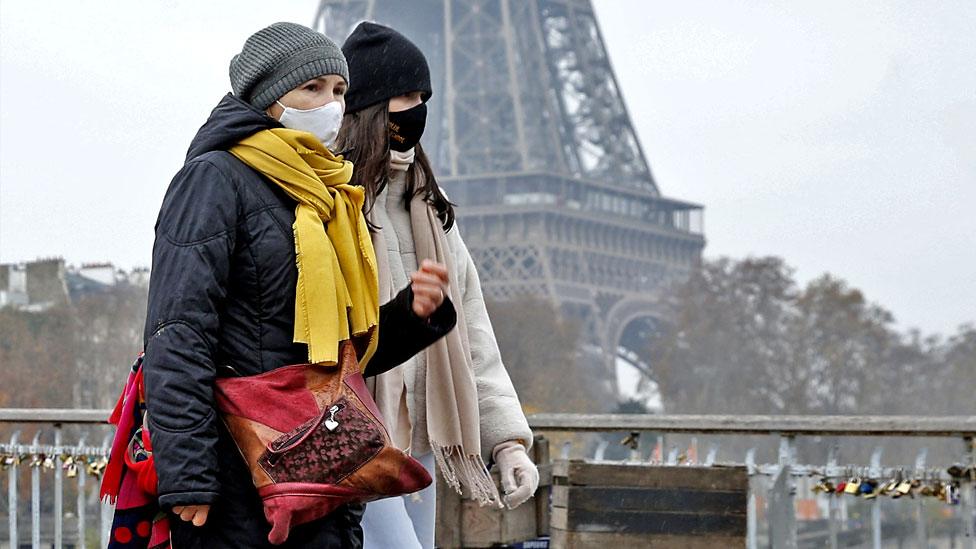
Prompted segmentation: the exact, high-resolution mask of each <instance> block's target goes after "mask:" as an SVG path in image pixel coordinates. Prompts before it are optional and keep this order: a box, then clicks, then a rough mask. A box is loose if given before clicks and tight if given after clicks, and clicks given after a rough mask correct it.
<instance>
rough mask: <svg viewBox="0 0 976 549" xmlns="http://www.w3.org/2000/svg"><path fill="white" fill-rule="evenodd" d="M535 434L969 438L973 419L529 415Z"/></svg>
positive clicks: (975, 432)
mask: <svg viewBox="0 0 976 549" xmlns="http://www.w3.org/2000/svg"><path fill="white" fill-rule="evenodd" d="M528 420H529V425H530V426H531V427H532V429H534V430H536V431H575V432H609V431H638V432H639V431H652V432H659V433H711V434H774V433H775V434H788V435H816V436H830V435H848V436H920V437H933V436H940V437H941V436H952V437H955V436H972V435H976V416H933V417H920V416H739V415H736V416H723V415H654V414H532V415H530V416H528Z"/></svg>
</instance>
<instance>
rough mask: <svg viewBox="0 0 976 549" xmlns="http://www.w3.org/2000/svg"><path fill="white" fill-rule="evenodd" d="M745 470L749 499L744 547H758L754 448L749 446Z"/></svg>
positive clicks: (755, 548) (749, 548) (751, 548)
mask: <svg viewBox="0 0 976 549" xmlns="http://www.w3.org/2000/svg"><path fill="white" fill-rule="evenodd" d="M745 463H746V471H747V473H748V475H749V496H748V497H749V499H748V500H747V501H748V503H747V504H746V505H747V507H746V547H747V548H748V549H759V543H758V540H757V539H756V537H757V530H758V529H759V517H758V515H757V513H758V512H759V508H758V507H759V502H758V501H757V499H756V498H757V497H758V496H757V495H756V487H755V485H756V484H757V481H756V473H758V471H757V469H756V449H755V448H750V449H749V451H747V452H746V459H745Z"/></svg>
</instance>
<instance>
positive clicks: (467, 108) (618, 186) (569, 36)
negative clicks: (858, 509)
mask: <svg viewBox="0 0 976 549" xmlns="http://www.w3.org/2000/svg"><path fill="white" fill-rule="evenodd" d="M364 19H368V20H375V21H378V22H380V23H385V24H388V25H390V26H393V27H395V28H396V29H398V30H399V31H401V32H403V33H404V34H405V35H407V36H408V37H409V38H410V39H411V40H413V41H414V42H415V43H416V44H417V45H418V46H419V47H420V48H421V49H422V50H423V51H424V53H425V54H426V55H427V58H428V60H429V61H430V65H431V80H432V84H433V88H434V95H433V97H432V99H431V101H430V103H429V106H428V113H429V119H428V124H427V128H428V131H427V133H426V134H425V136H424V140H423V143H424V147H425V149H426V150H427V151H428V153H429V154H430V155H431V158H432V160H433V162H434V163H435V169H436V172H437V175H438V181H439V182H440V183H441V185H442V186H443V187H444V189H445V190H446V192H447V194H448V196H449V197H450V198H451V200H452V201H453V202H455V203H456V204H458V206H459V208H458V219H459V224H460V227H461V230H462V231H463V234H464V237H465V241H466V242H467V244H468V247H469V248H470V250H471V253H472V255H473V256H474V258H475V261H476V263H477V264H478V268H479V272H480V274H481V277H482V283H483V285H484V289H485V293H486V295H487V296H488V297H489V298H494V299H511V298H517V297H518V296H520V295H526V294H529V295H534V296H539V297H543V298H545V299H548V300H551V301H552V302H553V303H555V304H556V305H557V306H559V307H560V309H561V310H562V311H563V313H564V314H569V315H574V316H577V317H580V318H581V319H582V320H583V326H584V329H585V331H586V332H587V333H588V334H591V341H590V343H591V344H593V345H596V346H597V348H599V349H600V350H601V352H602V359H603V360H604V361H605V362H604V363H605V364H606V366H607V367H608V368H610V367H612V366H613V361H614V360H615V359H616V357H618V356H630V357H633V356H634V353H635V352H636V353H637V355H642V354H644V353H646V351H647V349H646V348H645V347H646V343H643V342H642V341H641V340H642V339H643V338H644V337H645V336H646V329H653V323H654V322H655V321H656V319H658V318H659V315H660V314H661V313H660V307H659V305H658V301H659V299H660V292H661V290H662V289H663V288H664V286H665V284H666V283H667V282H668V281H670V280H673V279H675V278H682V277H685V276H687V274H688V273H689V272H690V270H691V269H692V267H693V266H694V265H695V264H696V263H697V262H698V261H699V260H700V258H701V251H702V248H703V247H704V243H705V240H704V236H703V233H702V207H701V206H699V205H696V204H692V203H689V202H684V201H680V200H674V199H670V198H665V197H664V196H662V195H661V193H660V191H659V189H658V186H657V183H656V182H655V180H654V178H653V176H652V174H651V170H650V168H649V166H648V164H647V161H646V159H645V156H644V152H643V150H642V148H641V145H640V142H639V140H638V138H637V134H636V132H635V130H634V128H633V125H632V124H631V121H630V117H629V114H628V112H627V109H626V107H625V104H624V101H623V97H622V94H621V90H620V87H619V85H618V83H617V79H616V76H615V75H614V72H613V68H612V67H611V64H610V59H609V57H608V55H607V51H606V48H605V46H604V42H603V37H602V34H601V32H600V27H599V25H598V23H597V20H596V17H595V15H594V12H593V8H592V5H591V4H590V1H589V0H321V2H320V5H319V9H318V13H317V16H316V19H315V26H316V28H318V29H319V30H321V31H323V32H325V33H326V34H328V35H329V36H331V37H332V38H334V39H337V40H342V39H344V38H345V37H346V36H347V35H348V34H349V32H351V31H352V29H353V28H354V27H355V25H356V24H357V23H358V22H359V21H361V20H364ZM641 322H643V323H644V324H643V328H639V327H635V325H636V324H639V323H641ZM642 330H644V331H642ZM622 347H623V348H628V349H629V351H626V352H624V349H622ZM639 366H640V367H647V365H646V363H644V364H641V365H639ZM611 377H613V376H611Z"/></svg>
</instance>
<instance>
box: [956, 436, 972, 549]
mask: <svg viewBox="0 0 976 549" xmlns="http://www.w3.org/2000/svg"><path fill="white" fill-rule="evenodd" d="M963 442H964V443H965V445H966V446H965V448H966V461H968V462H969V463H968V470H969V478H964V479H962V481H961V482H960V483H959V488H960V491H961V492H962V493H961V494H960V500H961V501H960V503H962V520H963V522H964V523H965V532H966V543H967V545H968V546H969V549H976V501H973V500H974V499H976V438H973V437H972V436H968V437H964V438H963Z"/></svg>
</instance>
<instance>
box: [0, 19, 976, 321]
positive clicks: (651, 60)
mask: <svg viewBox="0 0 976 549" xmlns="http://www.w3.org/2000/svg"><path fill="white" fill-rule="evenodd" d="M317 4H318V1H317V0H305V1H276V2H269V1H267V0H263V1H255V0H235V1H233V2H231V1H220V2H218V1H213V2H190V1H175V0H170V1H158V2H131V0H130V1H122V0H98V1H93V0H89V1H74V2H59V3H52V2H37V1H33V0H3V2H2V3H0V261H3V262H9V261H21V260H27V259H33V258H35V257H39V256H55V255H57V256H63V257H64V258H65V259H67V260H68V262H71V263H81V262H88V261H101V260H105V261H113V262H115V263H117V264H119V265H121V266H124V267H130V266H135V265H148V264H149V261H150V253H151V248H152V238H153V234H152V228H153V223H154V221H155V218H156V214H157V211H158V208H159V204H160V201H161V199H162V195H163V192H164V190H165V188H166V185H167V184H168V182H169V180H170V178H171V177H172V175H173V174H174V173H175V172H176V170H177V169H178V168H179V166H180V165H181V164H182V161H183V155H184V152H185V150H186V147H187V145H188V143H189V140H190V138H191V137H192V135H193V134H194V132H195V131H196V129H197V128H198V127H199V126H200V124H201V123H202V122H203V121H204V119H205V118H206V116H207V114H208V113H209V112H210V109H211V108H212V107H213V106H214V105H215V104H216V102H217V101H218V99H219V98H220V96H221V95H222V94H223V93H225V92H226V91H227V90H228V88H229V84H228V82H227V63H228V61H229V60H230V57H231V56H232V55H233V54H234V53H236V52H237V51H239V49H240V46H241V44H242V43H243V41H244V39H245V38H246V37H247V36H248V35H249V34H250V33H252V32H253V31H255V30H257V29H259V28H261V27H263V26H265V25H267V24H269V23H271V22H274V21H295V22H300V23H306V24H307V23H309V22H310V21H311V19H312V17H313V15H314V12H315V8H316V6H317ZM594 5H595V7H596V10H597V15H598V17H599V19H600V22H601V25H602V30H603V35H604V39H605V40H606V41H607V46H608V49H609V51H610V55H611V58H612V60H613V63H614V66H615V68H616V71H617V77H618V80H619V82H620V85H621V87H622V89H623V93H624V96H625V99H626V101H627V105H628V107H629V109H630V113H631V116H632V118H633V121H634V124H635V125H636V128H637V132H638V134H639V136H640V138H641V141H642V144H643V146H644V150H645V152H646V154H647V156H648V160H649V162H650V164H651V167H652V169H653V171H654V174H655V177H656V179H657V182H658V185H659V186H660V187H661V189H662V191H663V192H664V193H665V194H667V195H669V196H673V197H675V198H681V199H686V200H691V201H695V202H700V203H702V204H704V205H705V206H706V214H705V229H706V237H707V238H708V246H707V248H706V250H705V253H706V255H707V256H710V257H714V256H718V255H731V256H734V257H743V256H746V255H767V254H774V255H780V256H783V257H785V258H786V259H787V261H788V262H789V263H790V264H792V265H794V266H796V267H797V269H798V275H799V278H800V279H801V281H807V280H809V279H810V278H813V277H815V276H817V275H819V274H821V273H823V272H828V271H829V272H831V273H834V274H836V275H838V276H840V277H843V278H845V279H847V280H848V281H849V282H850V283H851V284H852V285H854V286H856V287H859V288H861V289H862V290H864V291H865V292H866V294H867V296H868V298H869V299H871V300H873V301H877V302H879V303H880V304H882V305H884V306H885V307H887V308H889V309H890V310H892V311H893V312H894V313H895V315H896V317H897V319H898V321H899V324H900V325H901V326H902V327H919V328H921V329H923V330H924V331H926V332H941V333H949V332H952V331H954V330H955V328H956V326H957V325H958V324H960V323H962V322H966V321H974V320H976V290H974V283H976V70H974V61H973V60H974V59H976V38H974V37H973V35H974V31H973V29H976V2H972V1H971V0H957V1H948V0H947V1H940V2H927V1H922V0H917V1H914V2H896V1H860V2H850V1H849V0H845V1H819V0H818V1H806V2H798V1H797V2H755V1H752V0H742V1H736V2H732V1H718V0H715V1H712V2H665V1H661V2H651V1H641V0H635V1H625V0H594ZM436 97H437V95H436V94H435V99H434V100H436Z"/></svg>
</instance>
